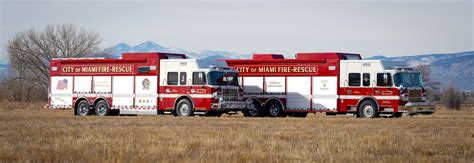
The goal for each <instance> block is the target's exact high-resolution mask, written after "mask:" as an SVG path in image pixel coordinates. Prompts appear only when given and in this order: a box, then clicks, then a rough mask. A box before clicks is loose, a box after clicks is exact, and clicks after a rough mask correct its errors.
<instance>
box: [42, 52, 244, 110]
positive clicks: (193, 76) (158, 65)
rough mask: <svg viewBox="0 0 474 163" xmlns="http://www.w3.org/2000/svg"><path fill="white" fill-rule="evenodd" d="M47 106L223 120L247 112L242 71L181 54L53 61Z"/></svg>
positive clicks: (131, 55) (138, 54) (129, 55)
mask: <svg viewBox="0 0 474 163" xmlns="http://www.w3.org/2000/svg"><path fill="white" fill-rule="evenodd" d="M50 72H51V73H50V79H49V80H50V85H49V106H50V107H51V108H74V110H75V112H74V113H75V115H80V116H86V115H91V114H95V115H99V116H104V115H111V114H161V113H173V114H174V115H177V116H191V115H193V114H206V115H211V116H220V115H221V114H222V113H225V112H229V111H241V110H242V109H245V108H246V104H245V103H244V101H243V99H242V98H243V92H242V89H241V88H240V86H239V85H238V80H237V77H238V72H237V71H235V70H234V69H231V68H229V67H210V68H208V67H204V66H203V65H200V64H199V62H198V61H197V60H195V59H186V56H185V55H183V54H170V53H124V54H123V55H122V58H121V59H104V58H102V59H99V58H89V59H88V58H85V59H84V58H82V59H72V58H71V59H53V60H51V62H50Z"/></svg>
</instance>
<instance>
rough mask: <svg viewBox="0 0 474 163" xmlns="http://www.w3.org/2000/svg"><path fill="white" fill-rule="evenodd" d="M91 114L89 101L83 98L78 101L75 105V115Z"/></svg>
mask: <svg viewBox="0 0 474 163" xmlns="http://www.w3.org/2000/svg"><path fill="white" fill-rule="evenodd" d="M90 114H91V110H90V108H89V103H88V102H87V101H85V100H82V101H80V102H79V104H78V105H77V106H76V115H79V116H87V115H90Z"/></svg>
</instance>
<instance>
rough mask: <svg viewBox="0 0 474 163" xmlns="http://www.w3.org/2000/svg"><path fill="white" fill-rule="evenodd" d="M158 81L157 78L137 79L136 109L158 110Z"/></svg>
mask: <svg viewBox="0 0 474 163" xmlns="http://www.w3.org/2000/svg"><path fill="white" fill-rule="evenodd" d="M157 84H158V81H157V77H156V76H137V77H135V107H139V108H156V107H157V105H156V104H157V103H156V100H157V98H158V94H157V90H158V85H157Z"/></svg>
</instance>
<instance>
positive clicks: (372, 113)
mask: <svg viewBox="0 0 474 163" xmlns="http://www.w3.org/2000/svg"><path fill="white" fill-rule="evenodd" d="M358 115H359V117H361V118H375V117H378V116H379V113H378V109H377V106H376V105H375V103H374V102H372V101H371V100H365V101H363V102H362V103H361V104H360V106H359V110H358Z"/></svg>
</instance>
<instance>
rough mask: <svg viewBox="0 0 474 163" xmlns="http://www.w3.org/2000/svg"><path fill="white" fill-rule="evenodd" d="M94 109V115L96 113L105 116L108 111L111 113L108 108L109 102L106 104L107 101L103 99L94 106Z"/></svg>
mask: <svg viewBox="0 0 474 163" xmlns="http://www.w3.org/2000/svg"><path fill="white" fill-rule="evenodd" d="M94 110H95V115H98V116H107V115H110V113H111V110H110V108H109V104H107V102H106V101H104V100H100V101H99V102H98V103H97V104H96V105H95V106H94Z"/></svg>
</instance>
